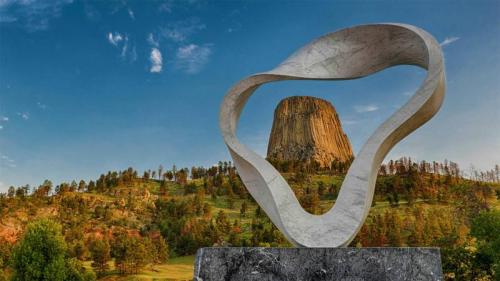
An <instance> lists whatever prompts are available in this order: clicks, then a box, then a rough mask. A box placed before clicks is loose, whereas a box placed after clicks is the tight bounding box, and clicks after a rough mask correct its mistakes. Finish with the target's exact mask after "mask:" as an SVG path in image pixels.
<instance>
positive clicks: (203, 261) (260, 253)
mask: <svg viewBox="0 0 500 281" xmlns="http://www.w3.org/2000/svg"><path fill="white" fill-rule="evenodd" d="M194 280H196V281H212V280H214V281H215V280H217V281H219V280H225V281H229V280H259V281H264V280H297V281H299V280H300V281H302V280H339V281H362V280H363V281H368V280H374V281H375V280H377V281H379V280H387V281H396V280H397V281H399V280H405V281H406V280H408V281H420V280H421V281H427V280H429V281H430V280H433V281H434V280H443V273H442V269H441V255H440V252H439V249H438V248H201V249H199V250H198V253H197V254H196V261H195V265H194Z"/></svg>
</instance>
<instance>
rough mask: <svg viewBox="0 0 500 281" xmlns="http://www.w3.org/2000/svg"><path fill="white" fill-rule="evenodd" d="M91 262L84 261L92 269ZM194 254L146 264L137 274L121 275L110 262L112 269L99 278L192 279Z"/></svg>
mask: <svg viewBox="0 0 500 281" xmlns="http://www.w3.org/2000/svg"><path fill="white" fill-rule="evenodd" d="M90 263H91V262H85V263H84V266H85V268H87V269H90V270H91V269H92V267H91V266H90ZM193 264H194V256H185V257H177V258H172V259H170V260H169V261H168V262H167V263H166V264H157V265H154V266H147V267H146V268H145V269H144V270H142V271H141V273H139V274H135V275H127V276H121V275H119V274H118V272H116V271H115V270H114V264H113V263H110V268H111V269H112V270H111V271H110V273H109V274H108V275H106V276H105V277H102V278H100V279H99V280H105V281H115V280H116V281H135V280H137V281H153V280H155V281H160V280H161V281H171V280H192V279H193Z"/></svg>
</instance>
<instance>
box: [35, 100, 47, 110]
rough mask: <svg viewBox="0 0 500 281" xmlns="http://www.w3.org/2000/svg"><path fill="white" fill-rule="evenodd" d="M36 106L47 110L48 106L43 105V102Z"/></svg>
mask: <svg viewBox="0 0 500 281" xmlns="http://www.w3.org/2000/svg"><path fill="white" fill-rule="evenodd" d="M36 106H38V107H39V108H40V109H47V105H45V104H43V103H41V102H37V103H36Z"/></svg>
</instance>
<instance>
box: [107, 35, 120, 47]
mask: <svg viewBox="0 0 500 281" xmlns="http://www.w3.org/2000/svg"><path fill="white" fill-rule="evenodd" d="M122 40H123V36H122V35H121V34H120V33H118V32H115V33H114V34H113V33H112V32H110V33H108V41H109V43H111V44H113V45H115V46H118V43H120V42H121V41H122Z"/></svg>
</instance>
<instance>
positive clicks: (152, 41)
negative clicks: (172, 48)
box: [147, 33, 160, 48]
mask: <svg viewBox="0 0 500 281" xmlns="http://www.w3.org/2000/svg"><path fill="white" fill-rule="evenodd" d="M147 40H148V43H149V44H150V45H151V46H154V47H157V48H158V47H159V46H160V42H159V41H158V39H155V37H154V35H153V33H149V34H148V39H147Z"/></svg>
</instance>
